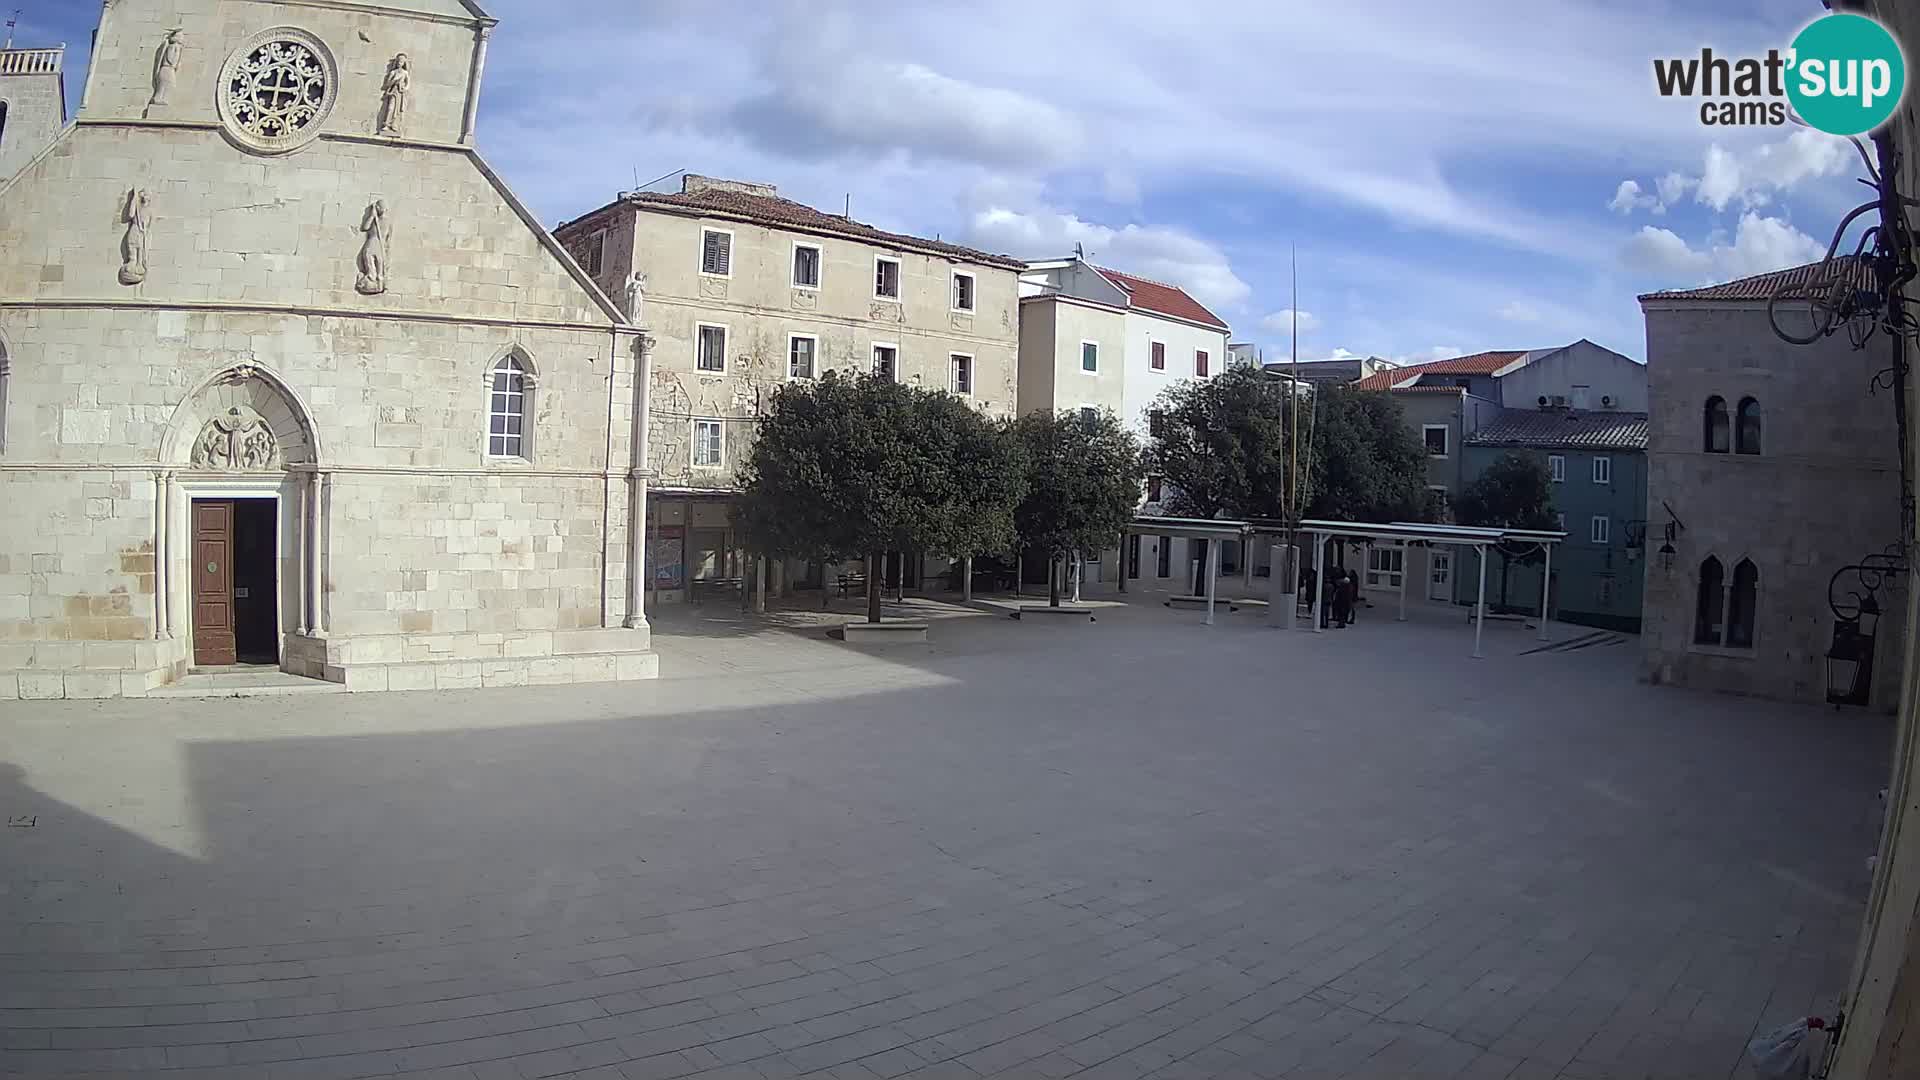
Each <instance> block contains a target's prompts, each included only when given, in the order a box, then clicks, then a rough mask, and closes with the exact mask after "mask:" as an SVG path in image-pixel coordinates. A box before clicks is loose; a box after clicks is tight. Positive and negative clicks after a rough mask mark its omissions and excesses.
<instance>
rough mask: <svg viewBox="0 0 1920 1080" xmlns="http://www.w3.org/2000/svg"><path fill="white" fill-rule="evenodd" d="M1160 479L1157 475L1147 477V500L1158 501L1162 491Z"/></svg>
mask: <svg viewBox="0 0 1920 1080" xmlns="http://www.w3.org/2000/svg"><path fill="white" fill-rule="evenodd" d="M1162 490H1163V489H1162V481H1161V479H1160V478H1159V477H1157V476H1149V477H1147V501H1148V502H1155V503H1157V502H1159V501H1160V495H1161V493H1162Z"/></svg>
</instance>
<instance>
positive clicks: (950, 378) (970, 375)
mask: <svg viewBox="0 0 1920 1080" xmlns="http://www.w3.org/2000/svg"><path fill="white" fill-rule="evenodd" d="M962 359H964V360H965V361H966V362H967V388H966V389H965V390H958V389H955V388H954V384H955V383H957V382H959V380H958V379H957V378H955V377H954V376H955V373H956V372H957V371H958V370H959V369H958V368H956V367H955V366H954V363H953V362H954V361H955V360H962ZM976 374H978V372H977V371H976V370H975V368H974V355H973V354H972V353H964V352H954V351H953V350H951V349H949V350H948V351H947V392H948V393H951V394H953V395H954V396H956V397H968V398H970V397H972V396H973V386H974V382H975V379H974V376H975V375H976Z"/></svg>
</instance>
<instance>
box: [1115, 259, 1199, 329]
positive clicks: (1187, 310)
mask: <svg viewBox="0 0 1920 1080" xmlns="http://www.w3.org/2000/svg"><path fill="white" fill-rule="evenodd" d="M1094 269H1095V270H1098V271H1099V272H1100V276H1101V277H1104V278H1106V279H1107V280H1108V281H1111V282H1113V283H1114V284H1115V285H1118V286H1120V288H1122V289H1124V290H1125V291H1126V293H1127V297H1128V298H1129V299H1130V300H1131V301H1132V302H1133V306H1134V307H1137V308H1142V309H1144V310H1146V311H1152V312H1156V313H1158V314H1161V315H1171V316H1172V317H1174V318H1176V319H1185V320H1187V321H1188V322H1197V323H1201V324H1203V325H1206V326H1215V327H1219V328H1220V329H1222V330H1225V329H1226V328H1227V324H1226V323H1225V322H1222V321H1221V319H1220V316H1218V315H1215V314H1214V313H1213V312H1211V311H1208V310H1207V308H1206V305H1205V304H1202V303H1201V302H1200V301H1198V300H1195V299H1194V298H1193V297H1191V296H1189V295H1187V291H1186V290H1185V289H1182V288H1181V287H1179V286H1178V285H1168V284H1167V283H1165V282H1162V281H1154V280H1153V279H1151V278H1143V277H1135V276H1133V275H1132V274H1123V273H1121V272H1120V271H1118V270H1109V269H1107V268H1106V267H1104V266H1096V267H1094Z"/></svg>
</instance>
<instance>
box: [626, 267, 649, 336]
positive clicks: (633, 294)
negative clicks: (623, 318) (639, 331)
mask: <svg viewBox="0 0 1920 1080" xmlns="http://www.w3.org/2000/svg"><path fill="white" fill-rule="evenodd" d="M646 302H647V273H646V271H644V270H635V271H634V272H633V273H631V274H628V275H627V321H628V322H630V323H632V324H633V325H635V326H640V325H643V324H642V323H641V321H640V314H641V309H642V307H643V306H644V305H645V304H646Z"/></svg>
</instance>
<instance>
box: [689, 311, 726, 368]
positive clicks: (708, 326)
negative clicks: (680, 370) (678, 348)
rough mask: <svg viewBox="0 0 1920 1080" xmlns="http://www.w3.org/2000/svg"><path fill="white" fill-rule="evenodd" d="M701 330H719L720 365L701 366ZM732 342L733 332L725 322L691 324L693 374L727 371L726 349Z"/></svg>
mask: <svg viewBox="0 0 1920 1080" xmlns="http://www.w3.org/2000/svg"><path fill="white" fill-rule="evenodd" d="M702 330H718V331H720V366H719V367H717V368H710V367H701V366H700V361H701V356H700V332H701V331H702ZM732 344H733V332H732V331H731V330H730V329H728V327H727V324H726V323H716V322H696V323H694V324H693V373H694V374H695V375H725V374H726V373H727V366H728V365H727V349H728V346H730V345H732Z"/></svg>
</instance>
